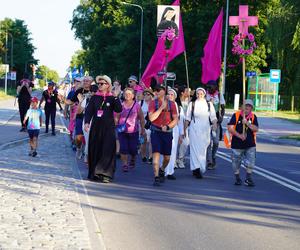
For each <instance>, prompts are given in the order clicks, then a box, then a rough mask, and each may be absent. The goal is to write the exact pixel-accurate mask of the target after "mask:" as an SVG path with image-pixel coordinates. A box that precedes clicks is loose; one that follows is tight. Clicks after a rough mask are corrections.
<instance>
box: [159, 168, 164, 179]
mask: <svg viewBox="0 0 300 250" xmlns="http://www.w3.org/2000/svg"><path fill="white" fill-rule="evenodd" d="M159 178H160V182H165V171H163V170H162V169H161V168H160V169H159Z"/></svg>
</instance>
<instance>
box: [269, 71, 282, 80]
mask: <svg viewBox="0 0 300 250" xmlns="http://www.w3.org/2000/svg"><path fill="white" fill-rule="evenodd" d="M280 80H281V70H280V69H271V70H270V82H271V83H280Z"/></svg>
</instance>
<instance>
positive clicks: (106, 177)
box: [101, 176, 111, 183]
mask: <svg viewBox="0 0 300 250" xmlns="http://www.w3.org/2000/svg"><path fill="white" fill-rule="evenodd" d="M101 182H102V183H110V182H111V178H110V177H108V176H102V179H101Z"/></svg>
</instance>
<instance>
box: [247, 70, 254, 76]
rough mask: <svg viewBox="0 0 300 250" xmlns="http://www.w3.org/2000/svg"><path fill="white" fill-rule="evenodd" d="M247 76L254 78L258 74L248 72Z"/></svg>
mask: <svg viewBox="0 0 300 250" xmlns="http://www.w3.org/2000/svg"><path fill="white" fill-rule="evenodd" d="M246 76H247V77H253V76H256V72H255V71H248V72H247V73H246Z"/></svg>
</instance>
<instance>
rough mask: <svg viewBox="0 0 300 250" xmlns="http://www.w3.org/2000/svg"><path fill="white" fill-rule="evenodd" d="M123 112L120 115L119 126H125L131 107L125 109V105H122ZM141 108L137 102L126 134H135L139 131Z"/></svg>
mask: <svg viewBox="0 0 300 250" xmlns="http://www.w3.org/2000/svg"><path fill="white" fill-rule="evenodd" d="M122 107H123V109H122V112H121V114H120V120H119V124H124V123H125V120H126V117H127V115H128V113H129V111H130V109H131V107H129V108H128V107H125V104H124V103H123V104H122ZM140 109H141V106H140V105H139V104H138V103H137V102H136V103H135V104H134V107H133V108H132V110H131V112H130V115H129V117H128V119H127V121H126V130H125V131H124V132H125V133H135V132H138V131H139V110H140Z"/></svg>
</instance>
